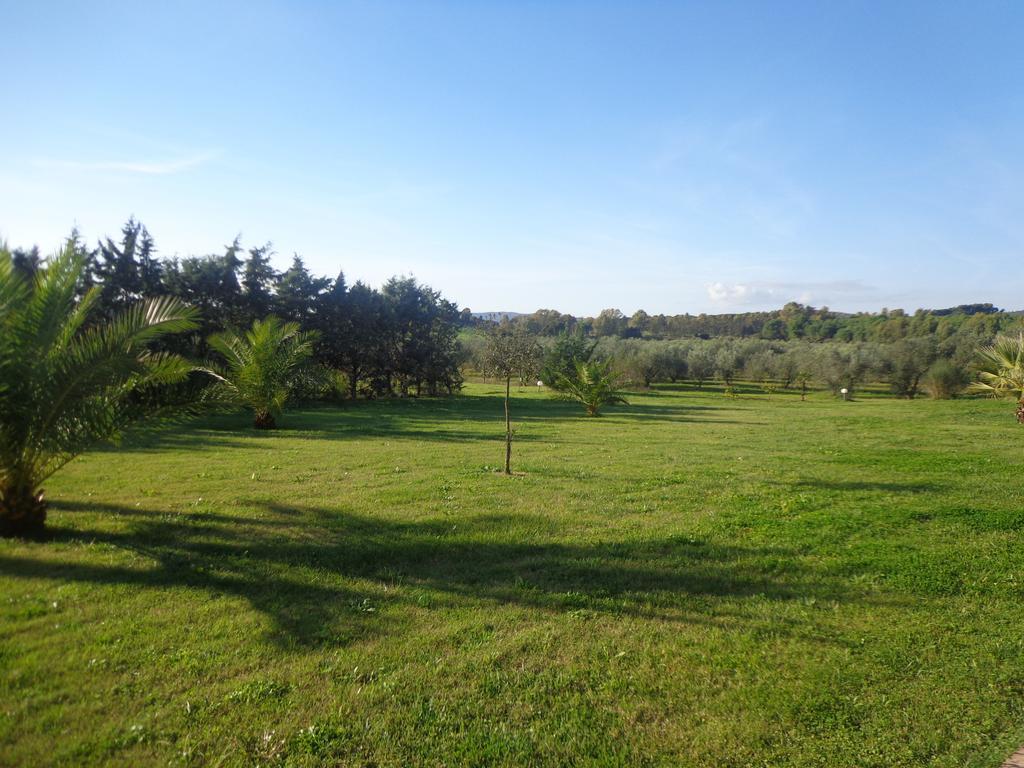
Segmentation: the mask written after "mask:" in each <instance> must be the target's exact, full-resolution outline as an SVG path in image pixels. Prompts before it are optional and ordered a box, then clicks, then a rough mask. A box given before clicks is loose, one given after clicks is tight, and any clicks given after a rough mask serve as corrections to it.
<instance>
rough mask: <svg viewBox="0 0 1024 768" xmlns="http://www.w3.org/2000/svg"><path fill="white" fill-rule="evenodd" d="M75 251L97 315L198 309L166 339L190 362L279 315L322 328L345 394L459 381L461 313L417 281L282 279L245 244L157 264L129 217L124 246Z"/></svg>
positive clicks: (298, 264)
mask: <svg viewBox="0 0 1024 768" xmlns="http://www.w3.org/2000/svg"><path fill="white" fill-rule="evenodd" d="M68 249H69V250H70V251H71V252H72V253H73V254H74V257H75V258H76V259H77V260H78V261H80V262H81V264H82V265H83V266H82V272H81V276H80V278H79V280H78V284H77V286H76V295H77V296H78V297H82V296H84V295H85V294H86V293H87V292H88V291H90V290H91V289H93V288H97V289H98V299H97V300H96V307H95V310H96V317H97V318H111V317H114V316H115V315H116V314H117V313H118V312H120V311H122V310H123V309H125V308H126V307H128V306H132V305H133V304H135V303H137V302H139V301H140V300H143V299H149V298H156V297H162V296H169V297H173V298H177V299H179V300H181V301H182V302H183V303H185V304H187V305H188V306H190V307H193V308H195V310H196V312H197V314H196V318H197V319H196V327H195V329H194V330H193V331H192V332H191V333H188V334H185V335H182V336H179V337H176V338H174V339H172V340H165V341H164V342H163V343H164V344H165V345H167V347H168V351H174V352H177V353H179V354H185V355H188V356H190V357H193V358H201V357H204V356H205V355H206V354H207V352H208V351H209V346H208V340H209V338H210V337H211V335H213V334H214V333H217V332H220V331H224V330H229V329H231V330H236V331H239V330H242V329H249V328H251V327H252V325H253V323H254V322H255V321H257V320H263V319H264V318H266V317H268V316H276V317H279V318H281V319H282V320H285V321H288V322H294V323H298V325H299V327H300V328H301V329H302V330H303V331H315V332H316V334H317V336H316V341H315V343H314V345H313V354H314V357H315V359H316V360H317V361H318V362H320V363H321V364H323V365H325V366H327V367H330V368H332V369H335V370H339V371H342V372H343V373H344V375H345V386H346V389H347V394H348V395H349V396H350V397H355V396H357V395H358V394H364V395H368V396H380V395H390V394H403V395H405V394H410V393H416V394H420V393H423V394H437V393H439V392H442V391H444V392H451V391H452V390H454V389H456V388H458V386H459V385H460V384H461V381H462V379H461V375H460V372H459V369H460V363H461V358H460V355H459V346H458V344H457V336H458V331H459V326H460V324H461V323H462V321H463V317H462V314H461V313H460V312H459V309H458V307H457V306H456V305H455V304H453V303H452V302H450V301H448V300H447V299H444V298H443V297H442V296H441V295H440V293H438V292H437V291H435V290H433V289H431V288H430V287H429V286H426V285H421V284H419V283H417V281H416V280H415V279H413V278H411V277H394V278H392V279H390V280H389V281H388V282H387V283H385V285H384V286H383V287H382V288H381V289H379V290H378V289H376V288H373V287H371V286H368V285H366V284H364V283H362V282H357V283H355V284H354V285H351V286H350V285H348V284H347V282H346V280H345V275H344V273H343V272H339V273H338V275H337V276H336V277H334V278H327V277H319V276H316V275H313V274H311V273H310V272H309V270H308V269H307V268H306V265H305V264H304V263H303V261H302V259H301V258H300V257H299V256H297V255H296V256H294V257H293V259H292V262H291V266H289V268H288V269H286V270H284V271H283V272H279V271H278V270H276V269H275V268H274V267H273V264H272V263H271V257H272V256H273V249H272V246H271V245H270V244H269V243H268V244H265V245H260V246H257V247H253V248H249V249H248V250H245V249H243V247H242V245H241V242H240V240H239V239H237V238H236V239H235V240H234V241H233V242H232V243H231V244H230V245H229V246H227V247H226V248H225V249H224V251H223V253H218V254H211V255H207V256H190V257H187V258H171V259H160V258H159V257H158V253H157V250H156V244H155V242H154V239H153V237H152V236H151V235H150V234H149V232H148V231H147V229H146V228H145V226H143V225H142V224H141V223H140V222H138V221H136V220H134V219H130V220H129V221H128V222H127V223H126V224H125V225H124V227H122V229H121V236H120V239H119V240H117V241H115V240H113V239H111V238H106V239H104V240H102V241H101V242H99V243H98V244H97V246H96V247H95V248H89V247H87V245H86V244H85V243H84V242H83V240H82V238H81V237H80V236H79V235H78V234H77V232H76V233H73V234H72V236H71V238H70V240H69V242H68ZM11 259H12V268H13V269H14V270H16V271H18V272H19V273H21V274H25V275H32V274H33V273H34V272H35V271H36V270H38V269H39V268H40V266H41V265H42V264H43V260H42V259H41V258H40V256H39V252H38V249H31V250H27V251H26V250H15V251H13V252H12V254H11Z"/></svg>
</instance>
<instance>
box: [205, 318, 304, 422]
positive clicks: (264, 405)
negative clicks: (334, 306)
mask: <svg viewBox="0 0 1024 768" xmlns="http://www.w3.org/2000/svg"><path fill="white" fill-rule="evenodd" d="M314 341H316V333H315V332H312V331H308V332H304V331H302V330H300V329H299V324H298V323H288V322H284V321H283V320H281V319H279V318H277V317H273V316H271V317H268V318H266V319H264V320H256V321H255V322H254V323H253V324H252V328H250V329H249V330H248V331H246V332H245V333H244V334H241V335H239V334H237V333H235V332H233V331H224V332H222V333H217V334H214V335H213V336H211V337H210V346H211V347H212V348H213V350H214V351H215V352H217V353H218V354H220V356H221V357H223V358H224V361H225V365H226V367H225V368H223V369H219V368H218V369H207V372H208V373H210V374H212V375H213V376H214V377H215V378H216V379H217V382H218V383H217V384H215V385H214V386H213V387H211V390H210V397H211V398H213V399H216V400H219V401H221V402H228V403H231V404H234V405H240V406H243V407H246V408H249V409H250V410H252V412H253V415H254V422H253V426H254V427H255V428H256V429H274V428H275V427H276V426H277V417H278V416H280V415H281V412H282V411H283V410H284V407H285V404H286V403H287V401H288V398H289V397H290V396H291V395H292V393H293V392H294V391H295V390H296V389H297V388H299V387H301V386H303V385H304V384H315V383H317V381H318V380H319V373H320V372H319V371H318V370H317V369H316V368H315V367H314V366H311V365H310V364H309V363H310V358H311V357H312V355H313V342H314Z"/></svg>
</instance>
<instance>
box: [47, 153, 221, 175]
mask: <svg viewBox="0 0 1024 768" xmlns="http://www.w3.org/2000/svg"><path fill="white" fill-rule="evenodd" d="M216 155H217V153H216V152H202V153H200V154H195V155H188V156H185V157H179V158H175V159H172V160H162V161H159V160H158V161H141V162H140V161H124V160H112V161H81V160H56V159H53V158H37V159H35V160H33V162H32V164H33V165H35V166H36V167H37V168H51V169H57V170H65V171H91V172H113V173H139V174H145V175H149V176H167V175H170V174H173V173H181V172H182V171H187V170H189V169H191V168H195V167H197V166H200V165H202V164H203V163H205V162H207V161H209V160H211V159H212V158H214V157H215V156H216Z"/></svg>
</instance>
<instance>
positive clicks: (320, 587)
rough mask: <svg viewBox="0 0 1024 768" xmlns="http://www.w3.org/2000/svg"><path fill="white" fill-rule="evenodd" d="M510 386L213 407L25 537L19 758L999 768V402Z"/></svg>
mask: <svg viewBox="0 0 1024 768" xmlns="http://www.w3.org/2000/svg"><path fill="white" fill-rule="evenodd" d="M513 418H514V420H515V421H516V426H517V435H516V437H517V440H516V443H515V446H514V452H513V469H514V470H516V471H517V472H519V473H520V474H517V475H514V476H512V477H504V476H502V475H500V474H498V473H496V471H495V470H496V469H497V468H498V467H500V465H501V463H502V461H503V450H504V448H503V423H502V407H501V401H500V398H499V392H498V388H497V387H491V386H488V385H482V384H475V385H471V386H470V387H469V388H468V390H467V393H466V395H465V396H462V397H458V398H452V399H442V400H406V401H379V402H360V403H356V404H351V405H348V406H344V407H338V408H318V409H310V410H305V411H300V412H294V413H289V414H286V415H285V416H284V417H283V418H282V419H281V422H280V423H281V425H282V427H283V428H282V429H281V430H279V431H277V432H272V433H257V432H254V431H252V430H251V429H250V428H249V423H248V421H249V420H248V417H246V416H245V415H243V414H239V415H238V416H229V417H220V418H215V419H211V420H209V421H207V422H204V423H202V424H198V425H193V426H190V427H187V428H181V429H176V430H174V431H172V432H168V433H165V434H162V435H158V436H153V437H146V438H145V439H137V440H135V441H132V442H129V443H128V444H126V445H125V446H122V447H121V448H119V449H117V450H111V451H105V452H96V453H92V454H89V455H87V456H86V457H84V458H83V459H81V460H79V461H76V462H75V463H74V464H72V465H71V466H69V467H68V468H67V470H66V471H65V472H64V473H63V474H61V475H59V476H57V477H55V478H54V479H53V480H52V481H51V483H50V484H49V486H48V488H47V491H48V495H49V497H50V498H51V499H52V509H51V516H50V525H51V529H52V531H53V540H52V541H49V542H45V543H26V542H17V541H3V542H0V587H2V591H0V595H2V598H0V638H2V643H3V644H2V648H0V764H3V765H41V764H48V763H54V762H56V763H63V764H68V765H72V764H74V765H78V764H88V763H94V764H98V763H104V764H121V765H140V764H160V765H163V764H168V763H171V764H186V765H209V764H221V765H239V764H256V763H259V764H262V765H268V764H270V765H272V764H275V763H281V764H288V765H320V764H329V765H331V764H341V765H394V766H405V765H431V766H435V765H508V766H522V765H545V764H546V765H559V764H577V765H579V764H600V765H630V766H633V765H670V766H679V765H684V766H685V765H693V766H705V765H715V766H747V765H770V766H777V765H793V766H796V765H799V766H844V765H849V766H853V765H857V766H895V765H906V766H921V765H936V766H964V765H967V766H979V767H980V766H992V765H996V764H998V762H999V761H1000V760H1001V759H1002V758H1003V757H1005V756H1006V754H1008V753H1009V752H1010V751H1012V749H1013V748H1015V747H1016V746H1017V745H1018V743H1019V742H1021V741H1024V719H1022V715H1024V636H1022V634H1021V632H1020V622H1021V615H1022V611H1021V597H1022V594H1024V590H1022V581H1021V580H1022V579H1024V576H1022V574H1024V569H1022V565H1024V551H1022V546H1021V530H1022V529H1024V504H1022V495H1024V484H1022V482H1021V477H1022V469H1024V461H1022V452H1021V450H1020V445H1021V440H1022V438H1024V428H1020V427H1019V426H1018V425H1017V424H1016V423H1015V422H1014V420H1013V415H1012V408H1010V409H1009V410H1008V406H1007V405H1006V404H1005V403H996V402H990V401H956V402H929V401H913V402H908V401H900V400H895V399H889V398H881V397H865V398H864V399H861V400H858V401H855V402H850V403H843V402H839V401H836V400H833V399H831V398H828V397H826V396H824V395H821V394H816V395H814V396H812V398H811V399H810V400H809V401H808V402H806V403H801V402H799V397H798V396H795V395H792V394H784V393H779V394H775V395H773V396H772V397H771V398H769V397H767V396H765V395H763V394H754V390H753V389H752V388H751V389H750V391H744V390H742V388H741V394H740V396H739V397H735V398H732V397H725V396H723V395H722V394H721V392H720V391H716V390H714V389H710V390H709V391H706V392H695V391H691V390H689V389H687V390H685V391H683V390H682V388H673V389H669V388H661V389H656V390H654V391H652V392H650V393H648V394H636V395H631V396H630V405H629V406H618V407H611V408H609V409H608V411H607V414H606V415H604V416H601V417H598V418H588V417H587V416H586V415H585V413H584V412H583V410H582V408H580V407H579V406H575V405H573V404H571V403H566V402H557V401H552V400H549V399H547V398H546V397H545V396H544V395H543V394H541V393H538V392H536V391H533V390H523V391H521V392H519V393H518V394H517V395H516V400H515V401H514V403H513Z"/></svg>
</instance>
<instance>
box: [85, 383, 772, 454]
mask: <svg viewBox="0 0 1024 768" xmlns="http://www.w3.org/2000/svg"><path fill="white" fill-rule="evenodd" d="M743 410H750V409H744V408H735V407H731V406H708V405H676V404H663V403H649V402H644V403H642V404H634V405H629V406H615V407H612V408H609V409H607V410H606V411H605V416H606V417H611V418H606V419H605V420H607V421H609V422H617V421H622V422H642V421H658V422H705V423H710V424H741V425H745V426H754V425H756V422H753V421H749V420H734V419H727V418H722V415H723V414H726V413H728V412H730V411H743ZM503 414H504V400H503V398H502V397H500V396H497V395H493V396H492V395H475V396H472V397H462V396H455V397H450V398H431V399H416V398H408V399H394V400H359V401H355V402H348V403H344V404H339V405H337V406H324V405H317V406H311V407H307V408H304V409H301V410H294V411H288V412H286V413H285V414H284V415H283V416H282V417H281V418H280V420H279V427H278V428H277V429H274V430H257V429H254V428H253V427H252V422H251V417H250V416H249V415H248V414H247V413H245V412H242V411H238V412H235V413H219V414H209V415H206V416H204V417H201V418H199V419H196V420H194V421H192V422H190V423H188V424H186V425H175V426H170V427H163V428H157V429H150V430H145V431H141V432H138V433H136V434H133V435H130V436H129V437H128V438H127V439H126V440H125V441H124V443H123V448H124V449H127V450H132V451H140V452H147V451H162V450H165V449H167V448H182V449H187V450H190V451H216V450H222V449H226V448H244V449H248V450H274V449H275V448H277V447H278V446H279V444H280V440H281V439H282V438H293V439H296V438H297V439H302V438H310V439H316V440H355V439H365V438H377V439H387V440H417V441H420V440H423V441H429V442H441V443H446V442H456V443H464V442H495V441H498V442H500V441H501V440H502V439H503V438H504V423H503V418H504V416H503ZM587 420H592V417H589V416H587V415H586V413H585V411H584V410H583V408H582V407H581V406H580V405H578V404H577V403H572V402H568V401H566V400H558V399H555V398H537V397H533V396H530V397H521V398H518V399H516V398H513V403H512V421H513V424H514V425H518V426H520V427H521V426H523V425H539V424H552V425H557V424H558V422H564V421H570V422H574V423H576V422H580V421H587ZM540 440H543V441H546V442H551V441H552V440H557V437H556V436H552V435H540V434H538V433H536V432H532V431H528V430H527V431H523V430H518V431H517V433H516V441H520V442H531V441H540ZM119 449H120V448H119V447H116V446H107V447H101V448H99V449H97V450H99V451H104V450H119Z"/></svg>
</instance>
